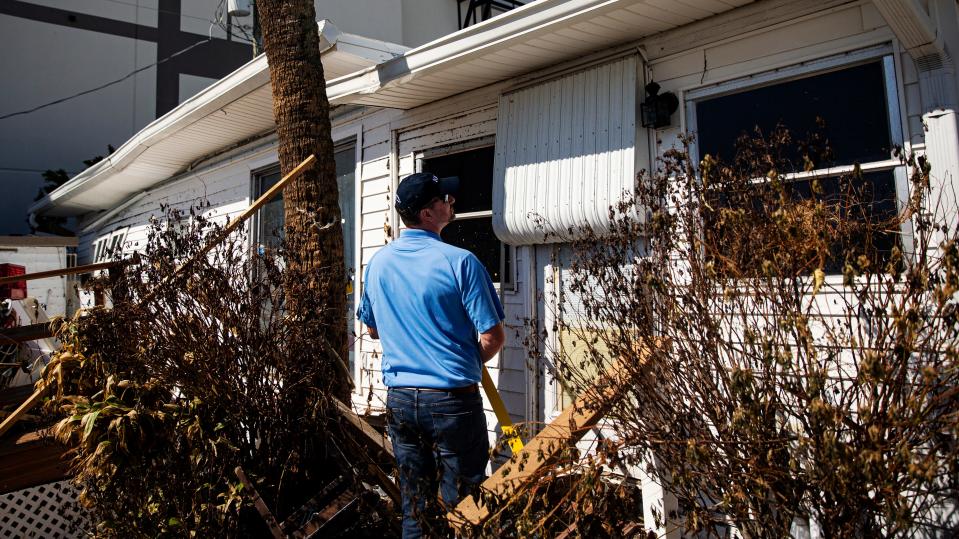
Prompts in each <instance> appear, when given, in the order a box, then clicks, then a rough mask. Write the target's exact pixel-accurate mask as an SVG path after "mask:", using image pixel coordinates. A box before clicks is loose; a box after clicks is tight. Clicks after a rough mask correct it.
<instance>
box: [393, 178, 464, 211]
mask: <svg viewBox="0 0 959 539" xmlns="http://www.w3.org/2000/svg"><path fill="white" fill-rule="evenodd" d="M459 187H460V179H459V178H457V177H456V176H450V177H448V178H439V177H437V176H436V175H435V174H432V173H430V172H417V173H416V174H410V175H409V176H407V177H405V178H403V181H401V182H400V185H399V187H397V188H396V196H395V197H394V206H395V207H396V211H398V212H400V213H402V214H403V215H413V214H415V213H416V212H418V211H420V210H421V209H423V208H425V207H426V205H427V204H429V203H430V201H432V200H433V199H435V198H443V196H444V195H455V194H456V192H457V191H458V190H459Z"/></svg>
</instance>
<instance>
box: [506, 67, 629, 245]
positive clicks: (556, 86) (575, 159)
mask: <svg viewBox="0 0 959 539" xmlns="http://www.w3.org/2000/svg"><path fill="white" fill-rule="evenodd" d="M640 77H641V75H640V69H639V62H638V59H637V57H636V56H628V57H625V58H621V59H619V60H615V61H613V62H610V63H607V64H603V65H600V66H597V67H593V68H590V69H586V70H583V71H580V72H577V73H573V74H570V75H567V76H564V77H562V78H559V79H554V80H550V81H547V82H544V83H541V84H538V85H536V86H532V87H528V88H524V89H521V90H518V91H516V92H513V93H509V94H504V95H503V96H502V98H501V99H500V104H499V113H498V116H497V126H496V157H495V168H494V174H493V229H494V230H495V232H496V235H497V236H498V237H499V238H500V239H501V240H502V241H504V242H505V243H508V244H512V245H523V244H532V243H544V242H557V241H564V240H566V239H568V238H569V235H570V234H569V231H570V229H579V228H581V227H583V226H587V225H588V226H589V227H591V228H592V229H593V230H594V231H598V232H602V231H605V230H606V228H607V225H608V223H609V207H610V206H611V205H614V204H616V203H617V202H618V201H619V200H621V199H622V197H623V196H624V195H626V194H627V193H628V194H632V193H633V189H634V178H635V176H636V172H637V170H638V169H639V168H642V167H638V166H637V159H638V158H643V159H645V157H646V156H645V153H646V151H645V150H646V147H647V145H646V142H645V135H643V138H642V139H639V137H638V134H639V132H638V131H639V130H640V129H642V128H641V127H639V125H638V122H637V121H636V109H637V107H636V90H637V88H640V87H642V82H643V81H641V80H640ZM638 139H639V140H642V141H643V142H642V143H641V144H640V148H639V152H637V148H636V143H637V140H638ZM638 153H639V154H642V155H638Z"/></svg>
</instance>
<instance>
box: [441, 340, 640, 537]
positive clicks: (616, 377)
mask: <svg viewBox="0 0 959 539" xmlns="http://www.w3.org/2000/svg"><path fill="white" fill-rule="evenodd" d="M649 353H650V350H649V349H648V348H644V349H643V350H642V352H641V356H640V357H641V358H642V359H641V360H640V361H641V363H645V358H647V357H648V356H649ZM624 374H625V373H624V371H623V369H622V368H621V367H620V364H619V363H616V364H614V365H613V366H611V367H610V368H609V369H607V370H606V371H604V372H603V373H602V374H601V375H600V376H599V377H597V379H596V385H594V386H593V387H591V388H589V389H587V390H586V391H584V392H583V393H582V394H581V395H580V396H579V397H578V398H577V399H576V402H574V403H573V404H572V405H571V406H569V407H567V408H566V409H565V410H563V412H562V413H561V414H560V415H559V417H557V418H556V419H555V420H554V421H553V422H552V423H550V424H549V425H547V426H546V427H545V428H544V429H543V430H542V432H540V433H539V434H538V435H537V436H536V437H534V438H533V439H532V440H530V441H529V443H527V444H526V446H525V447H524V448H523V450H522V451H520V452H519V453H516V454H514V455H513V456H512V457H510V460H509V461H507V462H506V463H505V464H503V466H501V467H500V468H499V469H498V470H496V472H494V473H493V475H491V476H490V477H489V478H488V479H486V481H484V482H483V483H482V484H481V485H480V487H479V488H480V499H479V500H477V499H476V498H475V497H474V496H467V497H466V498H464V499H463V500H462V501H461V502H460V503H459V504H458V505H457V506H456V508H455V509H454V510H453V511H450V512H449V513H448V514H447V518H448V520H449V522H450V524H451V525H452V526H453V527H454V528H455V529H457V530H462V528H463V527H464V526H466V525H467V524H470V525H473V526H479V525H481V524H482V523H483V522H485V521H486V520H487V519H488V518H489V517H490V515H491V514H492V511H493V507H491V506H490V505H487V504H486V500H489V501H490V502H491V503H492V504H493V505H495V504H496V503H498V502H501V501H503V500H505V499H506V498H507V497H508V496H509V495H510V494H511V493H512V492H515V491H516V490H518V489H520V488H523V487H524V486H526V485H527V484H528V483H529V482H530V481H532V480H533V479H534V478H535V477H536V476H537V475H538V474H539V473H542V471H543V470H544V469H545V468H546V467H547V466H549V465H550V464H552V463H553V462H555V461H556V460H557V459H558V458H559V457H560V455H561V454H562V452H563V451H564V450H565V449H567V448H569V447H572V446H574V445H575V444H576V442H578V441H579V440H580V439H581V438H582V437H583V435H584V434H586V432H588V431H589V430H590V429H591V428H592V427H593V426H595V425H596V423H597V422H598V421H599V420H600V419H601V418H602V417H603V415H605V413H606V408H605V405H606V404H607V403H608V402H609V401H610V400H611V398H612V397H614V396H615V395H616V393H618V391H619V388H620V387H621V386H622V383H623V382H624V376H623V375H624Z"/></svg>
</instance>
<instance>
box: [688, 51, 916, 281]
mask: <svg viewBox="0 0 959 539" xmlns="http://www.w3.org/2000/svg"><path fill="white" fill-rule="evenodd" d="M898 54H899V51H898V49H897V48H896V47H894V46H893V45H892V44H888V43H887V44H882V45H877V46H873V47H868V48H865V49H859V50H854V51H850V52H846V53H842V54H837V55H831V56H827V57H823V58H820V59H816V60H811V61H805V62H799V63H795V64H792V65H789V66H786V67H782V68H777V69H771V70H766V71H762V72H757V73H753V74H747V75H744V76H740V77H737V78H734V79H731V80H727V81H724V82H718V83H714V84H710V85H706V86H701V87H695V88H691V89H687V90H685V91H684V92H683V104H684V107H683V109H684V110H683V112H684V117H685V118H684V119H685V122H684V123H685V130H686V131H687V132H690V133H696V132H697V131H698V130H697V127H698V126H697V118H696V105H697V104H698V103H699V102H701V101H704V100H707V99H713V98H716V97H722V96H727V95H734V94H738V93H744V92H749V91H752V90H756V89H758V88H763V87H770V86H776V85H779V84H783V83H787V82H790V81H793V80H797V79H803V78H808V77H815V76H818V75H822V74H826V73H829V72H833V71H841V70H844V69H848V68H853V67H855V66H858V65H862V64H867V63H872V62H876V61H879V62H880V63H881V65H882V70H883V81H884V84H883V91H884V93H885V98H886V113H887V115H888V127H889V131H890V132H889V135H890V142H891V145H892V147H893V148H896V147H898V148H903V149H904V150H905V149H906V148H907V146H908V140H906V138H905V132H906V128H905V125H904V123H903V122H904V117H903V115H902V111H903V101H902V97H903V92H904V89H903V87H902V75H901V70H900V67H899V63H898V62H897V60H896V58H897V56H898ZM689 152H690V157H691V159H692V160H693V162H694V163H695V162H699V160H700V159H701V156H700V151H699V145H698V142H697V141H696V140H695V139H694V140H693V141H692V143H691V144H690V148H689ZM858 166H859V167H860V170H862V172H863V173H869V172H883V171H892V173H893V178H894V180H893V181H894V189H895V192H896V209H897V211H899V212H902V211H903V210H904V209H905V204H906V203H907V201H908V199H909V177H908V170H907V165H906V164H905V163H904V162H903V161H902V160H901V159H899V158H898V157H896V156H894V155H893V154H892V150H891V151H890V155H889V157H888V158H887V159H882V160H878V161H868V162H865V163H861V164H859V165H858ZM855 167H856V165H841V166H832V167H824V168H818V169H815V170H812V171H809V172H793V173H788V174H783V175H781V176H780V177H781V178H782V179H783V180H786V181H802V180H809V179H812V178H832V177H837V176H841V175H843V174H848V173H850V172H852V171H853V169H854V168H855ZM762 181H764V180H763V179H762V178H757V179H756V180H755V182H756V183H761V182H762ZM899 235H900V241H901V248H902V249H903V254H904V255H905V257H906V258H907V259H908V258H909V257H911V256H912V254H913V253H914V250H915V248H914V244H913V242H914V236H913V231H912V224H911V222H910V221H909V220H905V221H904V222H903V223H902V224H901V225H900V230H899ZM826 279H827V281H829V282H831V283H835V282H841V279H842V276H841V275H839V274H836V273H831V274H828V275H827V276H826Z"/></svg>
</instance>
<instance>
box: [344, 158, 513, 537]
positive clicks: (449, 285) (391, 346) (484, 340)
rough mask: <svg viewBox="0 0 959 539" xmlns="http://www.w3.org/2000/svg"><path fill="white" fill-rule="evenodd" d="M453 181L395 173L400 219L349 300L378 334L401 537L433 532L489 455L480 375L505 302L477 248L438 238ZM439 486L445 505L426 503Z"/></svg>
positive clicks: (499, 338) (449, 214)
mask: <svg viewBox="0 0 959 539" xmlns="http://www.w3.org/2000/svg"><path fill="white" fill-rule="evenodd" d="M458 186H459V179H458V178H443V179H442V180H441V179H439V178H437V177H436V176H434V175H433V174H430V173H417V174H413V175H411V176H407V177H406V178H404V179H403V181H402V182H400V185H399V187H398V188H397V190H396V197H395V207H396V210H397V212H399V214H400V218H401V219H402V220H403V223H404V224H405V225H406V226H407V229H406V230H404V231H403V233H402V234H401V236H400V237H399V238H398V239H396V240H394V241H393V242H391V243H390V244H389V245H387V246H385V247H384V248H383V249H381V250H380V252H378V253H377V254H376V255H375V256H374V257H373V259H372V260H370V263H369V265H368V266H367V268H366V278H365V280H364V286H363V297H362V298H361V300H360V307H359V309H358V310H357V317H358V318H359V319H360V320H362V321H363V323H364V324H366V326H367V327H368V328H369V332H370V335H371V336H372V337H373V338H374V339H377V338H378V339H381V341H382V343H383V382H384V383H385V384H386V386H387V388H388V393H387V399H386V408H387V425H388V428H389V433H390V439H391V440H392V442H393V451H394V453H395V455H396V461H397V464H398V466H399V479H400V489H401V492H402V496H403V537H404V539H408V538H411V537H420V536H422V535H423V534H424V532H425V533H428V534H431V535H438V534H441V533H442V531H441V529H442V526H443V525H444V524H445V522H444V515H443V511H445V510H448V509H451V508H452V507H453V506H455V504H456V503H457V502H458V501H459V500H460V499H461V498H462V497H464V496H465V495H466V494H468V493H469V492H470V490H471V489H472V488H473V487H474V486H475V485H477V484H479V483H480V482H482V480H483V478H484V476H485V471H486V462H487V460H488V459H489V439H488V438H487V432H486V416H485V415H484V413H483V401H482V397H481V396H480V393H479V388H478V382H479V381H480V376H481V370H480V369H481V368H482V364H483V363H485V362H486V361H489V360H490V359H491V358H492V357H493V356H494V355H496V353H497V352H498V351H499V350H500V348H502V347H503V342H504V341H505V340H506V337H505V332H504V330H503V324H502V321H503V319H504V315H503V306H502V305H501V304H500V301H499V298H498V297H497V295H496V290H495V289H494V288H493V282H492V280H491V279H490V276H489V274H488V273H487V272H486V268H484V267H483V264H482V263H480V261H479V260H478V259H477V258H476V256H474V255H473V254H472V253H470V252H469V251H466V250H464V249H460V248H458V247H453V246H452V245H448V244H446V243H443V241H442V240H441V239H440V232H441V231H442V230H443V228H444V227H445V226H446V225H448V224H449V223H450V221H452V220H453V219H454V218H455V212H454V211H453V203H454V202H456V199H455V198H454V195H455V194H456V191H457V188H458ZM477 335H478V338H477ZM437 487H439V490H440V494H441V496H442V500H443V502H444V504H445V507H437V504H436V503H434V502H435V501H436V496H437ZM424 524H426V527H427V529H425V530H424V526H423V525H424ZM434 526H436V527H435V528H434Z"/></svg>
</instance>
